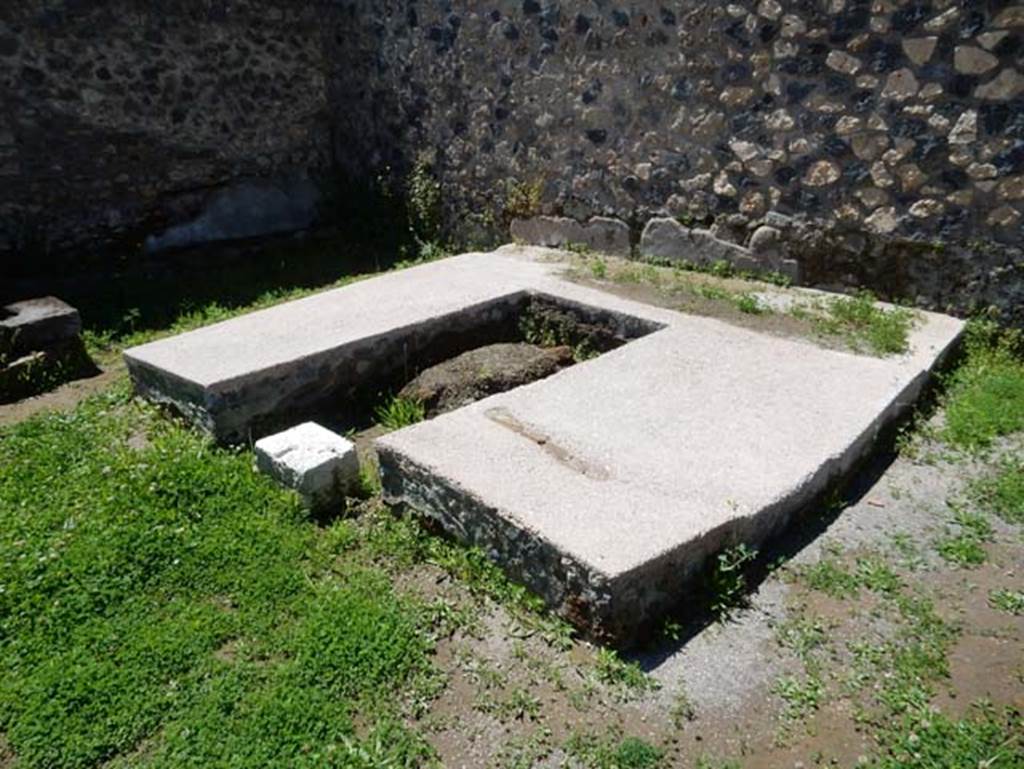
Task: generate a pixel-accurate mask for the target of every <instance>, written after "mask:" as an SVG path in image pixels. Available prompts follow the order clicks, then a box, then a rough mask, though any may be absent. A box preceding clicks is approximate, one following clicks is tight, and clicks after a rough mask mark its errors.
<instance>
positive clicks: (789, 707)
mask: <svg viewBox="0 0 1024 769" xmlns="http://www.w3.org/2000/svg"><path fill="white" fill-rule="evenodd" d="M772 691H773V692H774V693H775V694H777V695H778V696H779V697H781V698H782V699H783V701H785V703H786V710H785V714H784V715H785V717H786V718H787V719H788V720H791V721H798V720H800V719H803V718H806V717H807V716H808V715H810V714H811V713H812V712H814V711H816V710H817V709H818V706H819V705H820V704H821V699H822V697H823V696H824V694H825V685H824V684H823V683H822V682H821V679H820V678H818V676H817V675H814V674H809V675H806V676H804V677H803V678H797V677H795V676H783V677H782V678H780V679H779V680H778V681H776V682H775V686H774V688H773V690H772Z"/></svg>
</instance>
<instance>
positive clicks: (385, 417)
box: [373, 396, 427, 430]
mask: <svg viewBox="0 0 1024 769" xmlns="http://www.w3.org/2000/svg"><path fill="white" fill-rule="evenodd" d="M373 415H374V418H375V419H376V420H377V422H379V423H380V424H381V425H382V426H384V427H386V428H387V429H388V430H401V429H402V428H403V427H408V426H409V425H414V424H416V423H417V422H422V421H423V420H424V419H426V416H427V411H426V408H425V407H424V406H423V404H422V403H421V402H420V401H418V400H413V399H411V398H399V397H397V396H395V397H392V398H389V399H388V400H387V401H385V402H384V403H382V404H380V405H379V406H377V408H376V409H374V412H373Z"/></svg>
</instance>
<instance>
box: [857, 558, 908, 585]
mask: <svg viewBox="0 0 1024 769" xmlns="http://www.w3.org/2000/svg"><path fill="white" fill-rule="evenodd" d="M856 578H857V584H858V585H860V586H861V587H863V588H865V589H867V590H870V591H871V592H873V593H885V594H889V595H894V594H895V593H896V592H897V591H898V590H899V589H900V588H901V587H902V584H903V583H902V581H901V580H900V578H899V575H898V574H896V572H895V571H893V570H892V567H891V566H889V564H888V563H887V562H886V560H885V559H884V558H882V557H881V556H877V555H866V556H862V557H860V558H858V559H857V572H856Z"/></svg>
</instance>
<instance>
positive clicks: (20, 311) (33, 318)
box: [0, 296, 82, 358]
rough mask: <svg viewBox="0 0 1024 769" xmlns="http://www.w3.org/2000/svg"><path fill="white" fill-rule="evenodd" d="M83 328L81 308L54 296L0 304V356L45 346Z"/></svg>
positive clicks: (66, 338) (72, 334)
mask: <svg viewBox="0 0 1024 769" xmlns="http://www.w3.org/2000/svg"><path fill="white" fill-rule="evenodd" d="M81 332H82V319H81V318H80V317H79V315H78V310H76V309H75V308H74V307H72V306H71V305H69V304H67V303H66V302H62V301H61V300H60V299H57V298H56V297H53V296H44V297H40V298H38V299H26V300H25V301H22V302H14V303H13V304H8V305H5V306H4V307H0V357H3V356H7V357H8V358H11V357H15V356H22V355H27V354H29V353H31V352H35V351H38V350H45V349H46V348H48V347H51V346H53V345H55V344H58V343H60V342H66V341H68V340H70V339H75V338H76V337H77V336H78V335H79V334H80V333H81Z"/></svg>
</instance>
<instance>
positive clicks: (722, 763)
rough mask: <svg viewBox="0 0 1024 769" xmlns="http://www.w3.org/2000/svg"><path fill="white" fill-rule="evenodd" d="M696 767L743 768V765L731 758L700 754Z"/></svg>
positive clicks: (708, 768) (704, 768)
mask: <svg viewBox="0 0 1024 769" xmlns="http://www.w3.org/2000/svg"><path fill="white" fill-rule="evenodd" d="M697 769H743V765H742V764H740V762H739V761H734V760H732V759H723V758H713V757H710V756H706V755H702V756H699V757H698V758H697Z"/></svg>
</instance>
